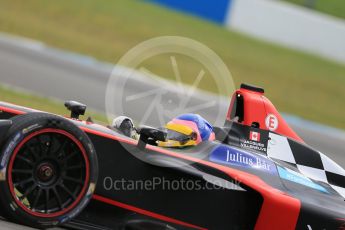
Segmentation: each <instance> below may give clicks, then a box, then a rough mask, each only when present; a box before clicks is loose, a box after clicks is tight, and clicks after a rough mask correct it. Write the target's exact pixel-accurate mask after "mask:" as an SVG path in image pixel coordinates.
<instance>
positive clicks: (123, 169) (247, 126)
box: [0, 84, 345, 230]
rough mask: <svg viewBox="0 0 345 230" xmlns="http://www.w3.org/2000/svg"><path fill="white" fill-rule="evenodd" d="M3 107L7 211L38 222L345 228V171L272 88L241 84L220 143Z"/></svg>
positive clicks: (0, 188) (0, 194)
mask: <svg viewBox="0 0 345 230" xmlns="http://www.w3.org/2000/svg"><path fill="white" fill-rule="evenodd" d="M66 106H67V107H68V109H69V110H71V116H70V117H69V118H65V117H61V116H57V115H53V114H49V113H44V112H41V111H36V110H33V109H29V108H25V107H21V106H17V105H13V104H8V103H5V102H1V103H0V119H1V120H0V146H1V155H0V213H1V215H3V216H5V217H6V218H8V219H9V220H12V221H15V222H18V223H20V224H24V225H29V226H33V227H37V228H48V227H53V226H56V225H62V226H64V227H68V228H77V229H171V230H172V229H217V230H219V229H264V230H267V229H344V228H345V200H344V197H345V170H344V169H342V168H341V167H340V166H339V165H337V164H336V163H334V162H333V161H332V160H331V159H329V158H328V157H327V156H326V155H324V154H322V153H320V152H318V151H317V150H314V149H313V148H311V147H309V146H308V145H306V144H305V143H304V142H303V140H302V139H301V138H300V137H299V136H298V135H297V134H296V133H295V132H294V131H293V130H291V129H290V128H289V126H288V125H287V124H286V122H285V121H284V119H283V118H282V117H281V116H280V115H279V113H278V112H277V111H276V109H275V108H274V106H273V105H272V104H271V102H270V101H269V100H268V99H267V98H266V97H264V90H263V89H261V88H258V87H254V86H250V85H245V84H243V85H242V87H241V89H239V90H237V91H236V92H235V93H234V96H233V97H232V101H231V105H230V108H229V112H228V115H227V118H226V122H225V124H224V127H215V128H214V132H215V136H216V140H215V141H206V142H202V143H201V144H199V145H198V146H195V147H190V148H180V149H178V148H162V147H158V146H155V143H156V142H157V141H163V140H164V139H165V138H166V133H165V132H164V131H162V130H159V129H155V128H150V127H142V128H141V129H140V131H139V133H140V139H139V140H138V141H137V140H134V139H131V138H128V137H126V136H124V135H122V134H120V133H118V132H115V131H114V130H112V129H109V128H108V127H104V126H101V125H98V124H95V123H93V122H92V121H91V120H88V121H82V120H80V119H79V115H82V114H84V112H85V109H86V106H84V105H82V104H80V103H76V102H68V103H66Z"/></svg>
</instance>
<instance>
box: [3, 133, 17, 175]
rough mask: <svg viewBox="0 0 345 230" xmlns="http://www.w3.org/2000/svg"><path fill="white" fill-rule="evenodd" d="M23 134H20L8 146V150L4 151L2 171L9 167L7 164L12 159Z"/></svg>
mask: <svg viewBox="0 0 345 230" xmlns="http://www.w3.org/2000/svg"><path fill="white" fill-rule="evenodd" d="M21 136H22V135H21V133H18V134H17V135H16V136H15V137H14V138H13V140H12V141H11V142H10V143H9V144H8V146H7V148H6V149H5V151H4V155H3V157H2V160H1V162H0V169H3V168H5V167H6V165H7V162H8V160H9V158H10V155H11V154H12V151H13V150H14V148H15V145H16V143H17V141H18V140H19V139H20V138H21Z"/></svg>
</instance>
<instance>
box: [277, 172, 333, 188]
mask: <svg viewBox="0 0 345 230" xmlns="http://www.w3.org/2000/svg"><path fill="white" fill-rule="evenodd" d="M278 172H279V176H280V178H282V179H284V180H288V181H291V182H295V183H297V184H301V185H304V186H307V187H309V188H313V189H316V190H318V191H320V192H324V193H328V191H327V190H326V189H325V188H324V187H322V186H321V185H318V184H316V183H315V182H313V181H312V180H311V179H309V178H308V177H306V176H304V175H302V174H300V173H298V172H295V171H293V170H290V169H287V168H283V167H280V166H278Z"/></svg>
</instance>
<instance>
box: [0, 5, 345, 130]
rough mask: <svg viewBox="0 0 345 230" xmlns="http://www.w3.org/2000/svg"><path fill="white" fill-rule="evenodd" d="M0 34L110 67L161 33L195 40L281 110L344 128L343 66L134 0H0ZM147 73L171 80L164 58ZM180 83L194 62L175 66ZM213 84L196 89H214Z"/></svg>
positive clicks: (192, 73)
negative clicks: (87, 57) (88, 57)
mask: <svg viewBox="0 0 345 230" xmlns="http://www.w3.org/2000/svg"><path fill="white" fill-rule="evenodd" d="M0 30H2V31H6V32H9V33H14V34H19V35H23V36H26V37H30V38H34V39H38V40H42V41H44V42H46V43H48V44H50V45H52V46H56V47H59V48H63V49H69V50H73V51H75V52H79V53H83V54H87V55H91V56H94V57H96V58H98V59H100V60H105V61H109V62H113V63H116V62H117V61H118V60H119V58H120V57H121V56H122V55H124V54H125V53H126V52H127V51H128V50H129V49H131V48H132V47H134V46H135V45H137V44H138V43H140V42H142V41H144V40H146V39H149V38H153V37H156V36H163V35H177V36H185V37H189V38H192V39H196V40H198V41H200V42H202V43H204V44H205V45H207V46H209V47H210V48H211V49H213V50H214V51H215V52H216V53H217V54H218V55H219V56H220V57H221V58H222V59H223V60H224V62H225V63H226V64H227V66H228V67H229V68H230V69H231V71H232V74H233V77H234V80H235V82H236V85H237V86H238V85H239V84H240V83H241V82H248V83H252V84H257V85H260V86H263V87H264V88H266V92H267V96H268V97H269V98H270V99H271V100H272V101H273V103H274V104H275V105H276V106H277V107H278V109H279V110H281V111H284V112H288V113H293V114H296V115H299V116H301V117H304V118H306V119H310V120H314V121H317V122H323V123H326V124H329V125H333V126H336V127H340V128H345V122H344V117H345V107H344V98H345V66H344V65H340V64H336V63H333V62H331V61H327V60H324V59H322V58H318V57H315V56H312V55H308V54H304V53H302V52H298V51H293V50H290V49H285V48H281V47H279V46H275V45H271V44H269V43H265V42H262V41H259V40H255V39H252V38H249V37H246V36H244V35H241V34H238V33H235V32H231V31H228V30H226V29H224V28H223V27H221V26H218V25H215V24H212V23H209V22H205V21H201V20H200V19H198V18H194V17H192V16H186V15H184V14H182V13H178V12H174V11H170V10H168V9H165V8H161V7H159V6H155V5H151V4H149V3H147V2H144V1H134V0H73V1H71V0H59V1H52V0H30V1H21V0H2V1H1V2H0ZM148 66H149V69H150V70H151V71H152V72H154V73H157V74H160V75H162V76H164V77H167V78H171V79H172V78H173V72H172V70H171V66H170V65H168V62H167V60H163V58H156V59H154V60H151V61H149V63H148ZM181 69H182V70H183V74H184V75H185V76H191V77H190V78H188V79H187V80H186V81H187V83H188V82H192V81H193V78H194V76H196V72H195V70H196V69H197V64H196V63H195V62H193V61H191V60H188V59H186V60H185V61H184V63H183V64H182V66H181ZM210 85H211V84H207V83H206V84H203V85H201V88H203V89H206V90H211V91H212V90H214V89H213V88H212V87H210Z"/></svg>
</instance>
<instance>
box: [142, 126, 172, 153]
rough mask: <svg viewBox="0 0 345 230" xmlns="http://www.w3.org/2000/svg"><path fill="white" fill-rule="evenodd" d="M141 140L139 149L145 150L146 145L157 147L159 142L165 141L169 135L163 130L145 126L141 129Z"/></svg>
mask: <svg viewBox="0 0 345 230" xmlns="http://www.w3.org/2000/svg"><path fill="white" fill-rule="evenodd" d="M139 134H140V139H139V142H138V147H139V148H140V149H144V148H145V146H146V144H152V145H155V144H156V142H157V141H165V140H166V136H167V133H166V132H165V131H163V130H159V129H156V128H152V127H149V126H143V127H140V129H139Z"/></svg>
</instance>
